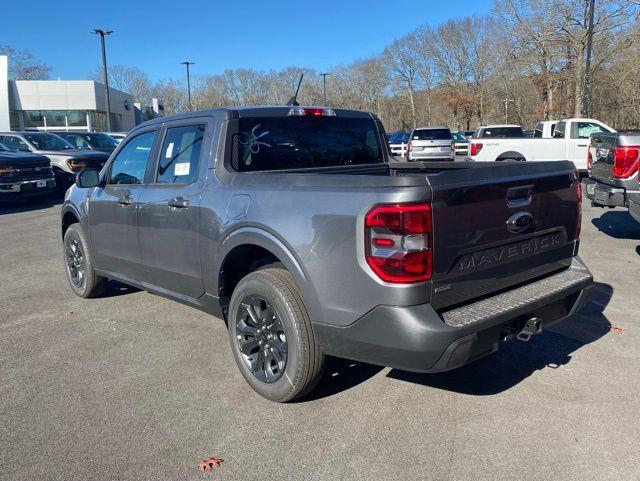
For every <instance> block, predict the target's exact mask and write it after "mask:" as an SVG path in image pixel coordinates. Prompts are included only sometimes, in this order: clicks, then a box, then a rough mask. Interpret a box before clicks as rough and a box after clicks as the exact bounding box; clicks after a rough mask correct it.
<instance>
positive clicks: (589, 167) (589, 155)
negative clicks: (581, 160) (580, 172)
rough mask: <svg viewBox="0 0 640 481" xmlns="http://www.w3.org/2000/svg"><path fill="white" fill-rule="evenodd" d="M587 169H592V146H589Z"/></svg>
mask: <svg viewBox="0 0 640 481" xmlns="http://www.w3.org/2000/svg"><path fill="white" fill-rule="evenodd" d="M587 170H591V148H589V147H588V148H587Z"/></svg>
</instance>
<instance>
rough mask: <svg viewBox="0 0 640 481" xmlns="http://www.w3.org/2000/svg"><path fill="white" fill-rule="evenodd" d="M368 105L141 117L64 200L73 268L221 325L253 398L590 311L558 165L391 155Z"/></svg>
mask: <svg viewBox="0 0 640 481" xmlns="http://www.w3.org/2000/svg"><path fill="white" fill-rule="evenodd" d="M385 139H386V136H385V132H384V129H383V127H382V124H381V123H380V121H379V120H378V119H377V118H376V117H375V116H374V115H372V114H370V113H366V112H357V111H351V110H340V109H328V108H318V107H297V106H296V107H244V108H243V107H238V108H226V109H217V110H208V111H201V112H191V113H186V114H181V115H177V116H171V117H163V118H159V119H154V120H152V121H149V122H147V123H144V124H142V125H140V126H138V127H136V129H135V130H134V131H132V132H131V133H130V134H129V135H128V136H127V138H126V139H125V140H124V141H123V142H122V143H121V144H120V145H119V146H118V149H116V151H115V152H114V153H113V154H112V155H111V157H110V159H109V162H108V163H107V164H106V165H105V166H104V168H103V169H102V170H101V171H100V172H98V171H97V170H91V169H85V170H83V171H81V172H80V173H79V175H78V177H77V179H76V185H75V186H73V187H72V188H71V189H69V191H68V192H67V195H66V199H65V201H64V204H63V207H62V219H61V221H62V222H61V225H62V239H63V255H64V262H65V267H66V274H67V277H68V280H69V284H70V286H71V289H72V290H73V292H74V293H75V294H77V295H79V296H81V297H94V296H98V295H100V294H101V293H103V292H104V290H105V287H106V283H107V280H108V279H114V280H118V281H121V282H124V283H127V284H130V285H133V286H136V287H138V288H141V289H144V290H146V291H149V292H152V293H155V294H159V295H161V296H165V297H168V298H171V299H174V300H176V301H179V302H182V303H185V304H188V305H191V306H193V307H196V308H199V309H202V310H204V311H206V312H209V313H211V314H213V315H215V316H218V317H220V318H223V319H224V320H225V322H226V323H227V326H228V331H229V338H230V343H231V347H232V352H233V355H234V357H235V360H236V362H237V365H238V367H239V369H240V371H241V373H242V375H243V376H244V378H245V379H246V381H247V382H248V383H249V384H250V385H251V387H252V388H253V389H254V390H255V391H257V392H258V393H259V394H261V395H262V396H264V397H266V398H268V399H271V400H274V401H280V402H283V401H288V400H292V399H294V398H297V397H299V396H302V395H304V394H305V393H307V392H309V391H310V390H311V389H312V388H313V387H314V386H315V384H316V383H317V381H318V380H319V378H320V375H321V372H322V367H323V362H324V356H325V354H329V355H334V356H340V357H345V358H349V359H354V360H360V361H365V362H370V363H374V364H378V365H383V366H390V367H394V368H398V369H403V370H409V371H418V372H439V371H446V370H450V369H453V368H456V367H459V366H462V365H464V364H466V363H468V362H470V361H472V360H475V359H478V358H480V357H482V356H485V355H487V354H490V353H492V352H494V351H496V350H497V349H498V346H499V343H500V342H501V341H505V340H509V339H512V338H519V339H521V340H524V341H526V340H528V339H529V338H530V337H531V336H532V335H533V334H535V333H537V332H539V331H540V330H541V329H542V328H543V327H546V326H548V325H550V324H551V323H553V322H556V321H558V320H559V319H562V318H564V317H566V316H568V315H570V314H572V313H574V312H575V311H576V310H577V309H579V308H580V307H581V306H583V305H584V304H585V302H586V301H587V298H588V296H589V293H590V290H591V287H592V283H593V279H592V276H591V273H590V272H589V270H588V269H587V267H585V265H584V264H583V262H582V261H581V260H580V258H579V257H578V246H579V235H580V224H581V214H580V202H581V190H580V182H579V180H578V177H577V172H576V170H575V167H574V165H573V164H572V163H571V162H531V163H529V162H526V163H518V164H510V163H500V164H496V163H485V164H473V163H466V162H450V163H442V162H431V163H427V162H423V163H421V162H417V163H410V164H408V163H400V162H393V163H390V162H389V159H390V152H389V148H388V146H387V144H386V142H385Z"/></svg>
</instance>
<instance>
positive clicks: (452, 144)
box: [451, 142, 456, 152]
mask: <svg viewBox="0 0 640 481" xmlns="http://www.w3.org/2000/svg"><path fill="white" fill-rule="evenodd" d="M455 151H456V143H455V142H451V152H455Z"/></svg>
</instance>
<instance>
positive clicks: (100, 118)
mask: <svg viewBox="0 0 640 481" xmlns="http://www.w3.org/2000/svg"><path fill="white" fill-rule="evenodd" d="M91 128H92V129H93V130H94V131H95V132H104V131H105V130H107V114H105V113H104V112H95V111H91Z"/></svg>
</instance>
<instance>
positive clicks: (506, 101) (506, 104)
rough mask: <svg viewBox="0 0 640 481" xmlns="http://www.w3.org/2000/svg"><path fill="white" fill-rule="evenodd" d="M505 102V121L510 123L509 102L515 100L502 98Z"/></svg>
mask: <svg viewBox="0 0 640 481" xmlns="http://www.w3.org/2000/svg"><path fill="white" fill-rule="evenodd" d="M502 101H503V102H504V123H505V124H508V123H509V102H515V100H513V99H502Z"/></svg>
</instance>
